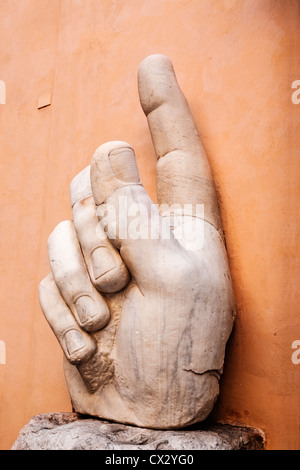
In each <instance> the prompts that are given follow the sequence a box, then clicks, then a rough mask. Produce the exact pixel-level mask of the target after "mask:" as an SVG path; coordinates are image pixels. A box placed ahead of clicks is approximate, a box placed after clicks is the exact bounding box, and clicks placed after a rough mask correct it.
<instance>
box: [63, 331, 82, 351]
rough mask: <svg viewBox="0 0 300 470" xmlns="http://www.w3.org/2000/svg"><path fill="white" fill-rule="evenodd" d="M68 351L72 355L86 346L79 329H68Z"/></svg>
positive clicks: (66, 337)
mask: <svg viewBox="0 0 300 470" xmlns="http://www.w3.org/2000/svg"><path fill="white" fill-rule="evenodd" d="M65 342H66V347H67V351H68V353H69V354H70V355H72V354H74V353H75V352H76V351H78V350H79V349H82V348H84V347H85V346H86V344H85V341H84V339H83V338H82V336H81V334H80V333H79V331H77V330H70V331H67V333H66V334H65Z"/></svg>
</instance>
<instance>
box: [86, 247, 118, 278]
mask: <svg viewBox="0 0 300 470" xmlns="http://www.w3.org/2000/svg"><path fill="white" fill-rule="evenodd" d="M91 258H92V265H93V272H94V278H95V279H99V277H101V276H103V274H105V273H107V272H108V271H111V270H112V269H113V268H115V267H116V261H115V259H114V257H113V255H112V254H111V253H110V251H109V249H108V248H106V247H104V246H103V247H99V248H96V249H95V250H94V251H93V253H92V255H91Z"/></svg>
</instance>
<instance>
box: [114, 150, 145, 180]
mask: <svg viewBox="0 0 300 470" xmlns="http://www.w3.org/2000/svg"><path fill="white" fill-rule="evenodd" d="M109 160H110V164H111V168H112V170H113V172H114V175H115V177H116V178H118V179H119V180H121V181H123V182H125V183H140V176H139V172H138V169H137V166H136V160H135V155H134V151H133V150H132V149H131V148H130V147H121V148H118V149H116V150H113V151H112V152H110V154H109Z"/></svg>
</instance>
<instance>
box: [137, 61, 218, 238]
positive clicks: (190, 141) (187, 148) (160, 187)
mask: <svg viewBox="0 0 300 470" xmlns="http://www.w3.org/2000/svg"><path fill="white" fill-rule="evenodd" d="M138 87H139V95H140V101H141V105H142V108H143V111H144V113H145V115H146V116H147V120H148V124H149V129H150V132H151V136H152V140H153V144H154V147H155V151H156V154H157V158H158V164H157V196H158V201H159V203H165V204H169V205H172V204H182V205H184V204H204V214H205V215H204V218H205V219H206V220H207V221H208V222H210V223H212V224H213V225H214V226H215V227H216V228H217V229H219V228H220V225H221V222H220V216H219V208H218V201H217V194H216V190H215V186H214V182H213V177H212V173H211V169H210V165H209V162H208V160H207V157H206V153H205V150H204V148H203V146H202V143H201V141H200V138H199V135H198V131H197V128H196V124H195V121H194V119H193V116H192V114H191V111H190V109H189V106H188V103H187V101H186V98H185V96H184V95H183V93H182V91H181V89H180V87H179V85H178V82H177V79H176V76H175V72H174V69H173V65H172V63H171V61H170V59H169V58H168V57H166V56H163V55H160V54H154V55H151V56H149V57H147V58H146V59H144V60H143V62H142V63H141V65H140V67H139V73H138Z"/></svg>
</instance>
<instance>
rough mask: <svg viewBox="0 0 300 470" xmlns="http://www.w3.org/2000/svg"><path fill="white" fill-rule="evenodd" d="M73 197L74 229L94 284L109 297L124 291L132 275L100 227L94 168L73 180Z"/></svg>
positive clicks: (71, 190) (87, 169) (85, 170)
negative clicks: (92, 179)
mask: <svg viewBox="0 0 300 470" xmlns="http://www.w3.org/2000/svg"><path fill="white" fill-rule="evenodd" d="M70 194H71V204H72V210H73V222H74V227H75V230H76V233H77V237H78V240H79V243H80V246H81V249H82V252H83V255H84V259H85V262H86V265H87V268H88V271H89V275H90V278H91V280H92V282H93V284H94V285H95V287H96V288H97V289H98V290H99V291H101V292H106V293H113V292H117V291H119V290H121V289H123V288H124V287H125V286H126V285H127V284H128V282H129V280H130V274H129V272H128V269H127V268H126V266H125V264H124V263H123V260H122V258H121V256H120V254H119V252H118V250H117V249H116V248H115V247H114V246H113V245H112V244H111V243H110V241H109V239H108V238H107V236H106V234H105V232H104V230H103V228H102V227H101V225H100V223H99V220H98V217H97V212H96V206H95V202H94V198H93V196H91V185H90V167H87V168H85V169H84V170H83V171H82V172H80V173H79V174H78V175H77V176H76V177H75V178H74V179H73V180H72V182H71V186H70Z"/></svg>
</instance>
